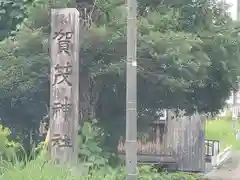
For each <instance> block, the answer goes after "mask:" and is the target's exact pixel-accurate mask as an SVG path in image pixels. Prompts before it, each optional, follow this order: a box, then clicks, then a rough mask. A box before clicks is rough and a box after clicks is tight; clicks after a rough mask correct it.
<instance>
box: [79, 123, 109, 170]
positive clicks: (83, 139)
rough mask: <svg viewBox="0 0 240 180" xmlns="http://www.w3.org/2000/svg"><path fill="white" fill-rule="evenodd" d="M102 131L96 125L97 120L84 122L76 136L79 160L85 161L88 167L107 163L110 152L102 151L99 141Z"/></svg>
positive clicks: (102, 135) (100, 140)
mask: <svg viewBox="0 0 240 180" xmlns="http://www.w3.org/2000/svg"><path fill="white" fill-rule="evenodd" d="M104 136H105V134H104V132H103V130H102V129H101V128H99V127H98V126H97V121H96V120H93V121H91V122H87V121H86V122H84V124H83V127H82V129H81V133H80V135H79V137H78V144H79V159H80V162H87V163H88V165H89V166H90V167H93V166H97V167H98V166H102V165H105V164H107V163H108V159H109V157H110V156H111V154H110V153H108V152H104V151H103V149H102V148H101V143H102V141H103V139H104Z"/></svg>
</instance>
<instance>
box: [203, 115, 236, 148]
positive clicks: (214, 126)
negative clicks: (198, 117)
mask: <svg viewBox="0 0 240 180" xmlns="http://www.w3.org/2000/svg"><path fill="white" fill-rule="evenodd" d="M237 129H240V122H238V123H237ZM206 138H207V139H209V140H219V141H220V148H221V150H223V149H224V148H226V147H227V146H230V145H232V146H233V148H234V149H237V150H240V141H237V140H236V131H235V130H233V129H232V121H231V120H230V119H229V118H224V119H223V118H222V119H219V120H208V121H207V122H206Z"/></svg>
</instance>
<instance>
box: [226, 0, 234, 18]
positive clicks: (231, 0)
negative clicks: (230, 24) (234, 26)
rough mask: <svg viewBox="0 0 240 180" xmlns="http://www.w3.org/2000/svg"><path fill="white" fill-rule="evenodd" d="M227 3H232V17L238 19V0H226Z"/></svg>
mask: <svg viewBox="0 0 240 180" xmlns="http://www.w3.org/2000/svg"><path fill="white" fill-rule="evenodd" d="M226 2H227V3H229V4H231V5H232V6H231V8H230V10H229V11H230V12H231V15H232V18H233V19H234V20H236V18H237V0H226Z"/></svg>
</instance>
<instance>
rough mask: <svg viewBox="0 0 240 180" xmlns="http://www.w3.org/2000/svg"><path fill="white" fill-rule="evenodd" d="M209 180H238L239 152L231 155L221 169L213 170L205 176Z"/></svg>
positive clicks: (239, 169) (239, 168) (239, 176)
mask: <svg viewBox="0 0 240 180" xmlns="http://www.w3.org/2000/svg"><path fill="white" fill-rule="evenodd" d="M207 177H208V178H209V179H210V180H240V152H238V153H236V152H235V153H233V157H232V158H231V159H229V160H228V161H227V162H226V163H225V164H224V165H223V166H222V167H221V168H219V169H217V170H213V171H212V172H211V173H209V174H208V175H207Z"/></svg>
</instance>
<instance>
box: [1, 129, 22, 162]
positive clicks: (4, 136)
mask: <svg viewBox="0 0 240 180" xmlns="http://www.w3.org/2000/svg"><path fill="white" fill-rule="evenodd" d="M10 134H11V131H10V130H9V129H8V128H6V127H3V126H2V125H0V157H1V159H4V160H12V159H13V158H15V156H16V153H17V151H18V150H19V149H20V144H18V143H16V142H14V141H11V140H9V136H10Z"/></svg>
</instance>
